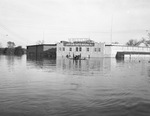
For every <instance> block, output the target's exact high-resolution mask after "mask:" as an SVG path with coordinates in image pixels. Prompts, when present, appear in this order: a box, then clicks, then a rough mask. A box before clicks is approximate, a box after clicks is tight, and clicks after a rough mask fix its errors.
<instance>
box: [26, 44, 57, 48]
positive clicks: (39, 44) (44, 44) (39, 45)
mask: <svg viewBox="0 0 150 116" xmlns="http://www.w3.org/2000/svg"><path fill="white" fill-rule="evenodd" d="M56 45H57V44H39V45H28V46H27V47H34V46H56Z"/></svg>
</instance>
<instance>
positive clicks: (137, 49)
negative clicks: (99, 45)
mask: <svg viewBox="0 0 150 116" xmlns="http://www.w3.org/2000/svg"><path fill="white" fill-rule="evenodd" d="M104 49H105V53H104V56H105V57H117V54H118V53H121V54H124V56H123V57H139V56H148V57H150V47H146V46H126V45H119V44H118V45H117V44H106V45H105V48H104Z"/></svg>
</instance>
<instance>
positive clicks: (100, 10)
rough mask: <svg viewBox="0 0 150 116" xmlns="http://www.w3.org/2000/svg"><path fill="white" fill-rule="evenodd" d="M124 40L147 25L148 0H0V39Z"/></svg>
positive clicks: (149, 15)
mask: <svg viewBox="0 0 150 116" xmlns="http://www.w3.org/2000/svg"><path fill="white" fill-rule="evenodd" d="M111 24H112V41H117V42H119V43H125V42H127V41H128V40H129V39H141V38H142V37H145V36H146V34H147V32H146V30H149V29H150V0H0V42H1V43H2V45H3V46H5V45H6V43H7V41H14V42H15V43H16V45H22V46H26V45H29V44H36V42H37V41H38V40H43V38H44V41H45V43H56V42H59V41H61V40H68V38H90V39H92V40H94V41H96V42H110V41H111Z"/></svg>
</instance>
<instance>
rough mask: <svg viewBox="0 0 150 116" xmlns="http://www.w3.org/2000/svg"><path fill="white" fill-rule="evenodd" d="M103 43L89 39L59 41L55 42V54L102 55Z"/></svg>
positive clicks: (72, 55) (63, 55)
mask: <svg viewBox="0 0 150 116" xmlns="http://www.w3.org/2000/svg"><path fill="white" fill-rule="evenodd" d="M104 45H105V44H104V43H98V42H94V41H92V40H89V39H85V40H82V41H79V40H78V41H73V42H67V41H61V42H60V43H58V44H57V56H58V57H60V56H61V57H66V56H70V57H74V56H76V55H81V57H103V54H104Z"/></svg>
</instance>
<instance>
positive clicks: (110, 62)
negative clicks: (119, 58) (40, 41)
mask: <svg viewBox="0 0 150 116" xmlns="http://www.w3.org/2000/svg"><path fill="white" fill-rule="evenodd" d="M115 65H116V60H114V59H111V58H91V59H88V60H71V59H67V58H57V59H47V58H43V57H38V58H37V57H27V67H28V68H37V69H42V70H43V71H45V70H51V69H53V71H57V72H59V73H61V74H69V75H81V76H82V75H99V74H103V73H107V74H109V72H110V71H111V69H112V67H114V66H115Z"/></svg>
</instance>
